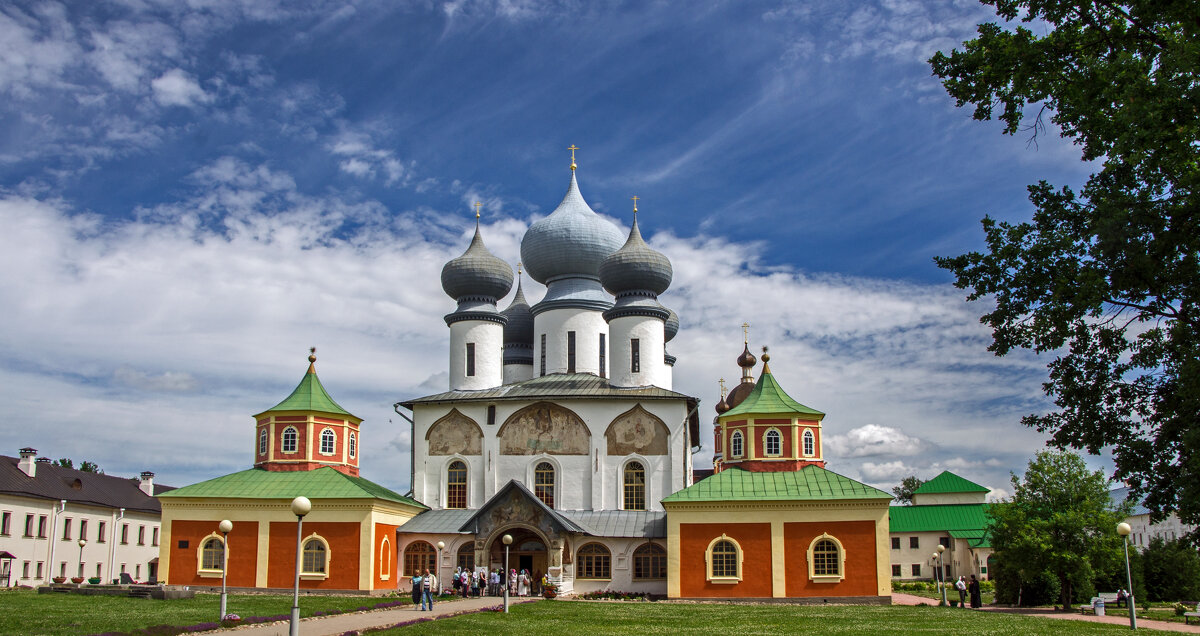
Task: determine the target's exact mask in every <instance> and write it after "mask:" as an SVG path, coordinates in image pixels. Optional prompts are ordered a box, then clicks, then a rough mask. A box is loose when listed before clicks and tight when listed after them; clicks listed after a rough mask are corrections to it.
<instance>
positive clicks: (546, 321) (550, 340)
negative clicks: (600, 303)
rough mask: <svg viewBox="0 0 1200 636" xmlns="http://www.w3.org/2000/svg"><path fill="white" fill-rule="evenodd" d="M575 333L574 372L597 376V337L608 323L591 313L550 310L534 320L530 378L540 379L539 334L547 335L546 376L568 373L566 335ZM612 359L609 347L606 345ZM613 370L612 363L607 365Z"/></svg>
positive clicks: (540, 348)
mask: <svg viewBox="0 0 1200 636" xmlns="http://www.w3.org/2000/svg"><path fill="white" fill-rule="evenodd" d="M568 331H574V332H575V372H576V373H594V374H597V375H600V334H605V339H606V340H610V339H609V338H608V337H607V334H608V323H606V322H604V316H602V315H601V312H599V311H596V310H594V309H572V308H566V309H551V310H549V311H544V312H542V313H540V314H538V315H536V316H534V317H533V376H534V377H537V376H539V375H541V355H542V334H545V335H546V374H547V375H548V374H551V373H566V372H567V368H568V365H567V332H568ZM605 346H606V348H607V349H608V350H609V352H608V355H609V356H611V351H612V343H611V342H609V343H607V344H606V345H605ZM608 366H609V368H612V363H611V362H610V363H608Z"/></svg>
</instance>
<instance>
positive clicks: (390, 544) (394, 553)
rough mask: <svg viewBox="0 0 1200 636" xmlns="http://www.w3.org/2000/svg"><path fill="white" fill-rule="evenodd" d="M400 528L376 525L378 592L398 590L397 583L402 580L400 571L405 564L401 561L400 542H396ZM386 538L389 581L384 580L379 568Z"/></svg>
mask: <svg viewBox="0 0 1200 636" xmlns="http://www.w3.org/2000/svg"><path fill="white" fill-rule="evenodd" d="M399 527H400V526H393V525H389V524H386V523H377V524H375V548H374V553H375V555H374V559H375V560H374V567H375V582H374V585H373V587H374V588H375V589H377V590H393V589H396V582H397V580H398V579H399V578H401V574H400V570H402V569H404V564H403V562H401V560H400V552H399V548H398V547H397V543H398V542H397V541H396V528H399ZM385 537H386V538H387V550H388V561H387V565H388V572H387V574H390V575H391V576H390V577H389V578H388V579H387V580H384V578H383V575H384V572H383V570H382V569H380V567H379V564H380V562H381V558H380V557H381V554H382V553H381V552H380V551H381V550H383V549H384V546H383V539H384V538H385Z"/></svg>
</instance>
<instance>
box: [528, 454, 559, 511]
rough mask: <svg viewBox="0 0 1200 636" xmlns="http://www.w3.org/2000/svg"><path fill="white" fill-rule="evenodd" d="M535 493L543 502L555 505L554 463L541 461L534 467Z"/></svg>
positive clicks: (551, 505)
mask: <svg viewBox="0 0 1200 636" xmlns="http://www.w3.org/2000/svg"><path fill="white" fill-rule="evenodd" d="M533 494H535V495H537V498H538V499H541V500H542V503H544V504H546V505H547V506H550V507H551V508H553V507H554V464H551V463H550V462H541V463H539V464H538V465H537V467H536V468H534V469H533Z"/></svg>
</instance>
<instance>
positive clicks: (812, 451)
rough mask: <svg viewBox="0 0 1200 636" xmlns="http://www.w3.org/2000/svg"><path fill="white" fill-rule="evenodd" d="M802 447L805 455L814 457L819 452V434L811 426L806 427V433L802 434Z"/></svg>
mask: <svg viewBox="0 0 1200 636" xmlns="http://www.w3.org/2000/svg"><path fill="white" fill-rule="evenodd" d="M800 448H801V450H802V451H803V452H804V456H805V457H813V456H815V455H816V454H817V436H816V435H815V434H813V431H812V429H811V428H806V429H804V433H803V434H802V435H801V436H800Z"/></svg>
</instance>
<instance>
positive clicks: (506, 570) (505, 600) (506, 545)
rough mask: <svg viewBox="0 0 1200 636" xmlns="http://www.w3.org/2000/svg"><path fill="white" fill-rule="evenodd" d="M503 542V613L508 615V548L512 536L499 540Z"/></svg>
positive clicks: (505, 536) (507, 535)
mask: <svg viewBox="0 0 1200 636" xmlns="http://www.w3.org/2000/svg"><path fill="white" fill-rule="evenodd" d="M500 541H502V542H504V576H503V577H502V578H503V579H504V581H503V583H504V613H505V614H507V613H508V546H510V545H512V535H511V534H506V535H504V536H503V537H501V538H500Z"/></svg>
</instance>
